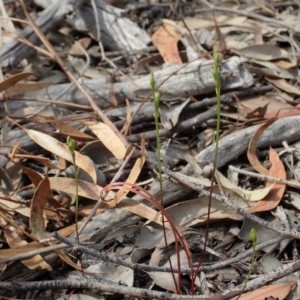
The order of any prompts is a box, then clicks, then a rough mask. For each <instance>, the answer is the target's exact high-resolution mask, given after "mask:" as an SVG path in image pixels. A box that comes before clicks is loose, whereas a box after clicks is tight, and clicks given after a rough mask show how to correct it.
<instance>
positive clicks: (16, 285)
mask: <svg viewBox="0 0 300 300" xmlns="http://www.w3.org/2000/svg"><path fill="white" fill-rule="evenodd" d="M298 270H300V260H297V261H296V262H292V263H289V264H286V265H283V266H281V267H279V268H277V269H276V270H274V271H272V272H270V273H267V274H264V275H262V276H259V277H257V278H256V279H253V280H251V281H249V282H248V284H247V287H246V288H245V292H247V291H251V290H254V289H257V288H260V287H262V286H265V285H267V284H269V283H270V282H273V281H275V280H278V279H280V278H282V277H285V276H287V275H290V274H293V273H295V272H297V271H298ZM66 288H71V289H94V290H98V291H102V292H109V293H114V294H123V295H130V296H134V297H138V298H142V299H145V298H150V299H166V300H167V299H170V300H171V299H172V300H173V299H174V300H227V299H230V298H232V297H234V296H238V295H239V294H240V292H241V288H242V286H240V285H239V286H237V287H235V288H234V289H232V290H229V291H224V292H223V293H222V294H213V295H209V296H206V295H192V296H191V295H176V294H170V293H167V292H159V291H154V290H149V289H141V288H135V287H127V286H122V285H119V284H110V283H105V282H103V281H96V280H95V281H93V280H91V279H89V280H85V279H83V278H82V279H81V280H53V281H33V282H28V281H27V282H16V281H15V282H0V289H2V290H10V291H16V290H18V291H24V290H39V289H43V290H45V289H47V290H52V289H66Z"/></svg>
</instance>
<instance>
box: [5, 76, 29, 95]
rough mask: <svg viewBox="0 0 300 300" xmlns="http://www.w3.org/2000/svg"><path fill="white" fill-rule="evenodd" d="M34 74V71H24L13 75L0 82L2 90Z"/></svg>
mask: <svg viewBox="0 0 300 300" xmlns="http://www.w3.org/2000/svg"><path fill="white" fill-rule="evenodd" d="M31 75H34V73H32V72H23V73H19V74H16V75H12V76H10V77H8V78H7V79H5V80H3V81H2V82H0V92H3V91H5V90H7V89H8V88H10V87H12V86H13V85H14V84H16V83H17V82H19V81H21V80H23V79H26V78H27V77H29V76H31Z"/></svg>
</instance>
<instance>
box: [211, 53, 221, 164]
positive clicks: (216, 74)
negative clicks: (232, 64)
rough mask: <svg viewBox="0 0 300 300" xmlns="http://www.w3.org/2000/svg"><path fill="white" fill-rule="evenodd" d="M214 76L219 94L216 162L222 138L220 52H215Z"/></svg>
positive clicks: (217, 93)
mask: <svg viewBox="0 0 300 300" xmlns="http://www.w3.org/2000/svg"><path fill="white" fill-rule="evenodd" d="M212 74H213V76H214V82H215V89H216V96H217V128H216V151H215V158H214V164H215V165H216V163H217V161H218V150H219V147H218V146H219V138H220V127H221V125H220V124H221V75H220V57H219V53H218V52H217V51H216V52H214V66H213V69H212Z"/></svg>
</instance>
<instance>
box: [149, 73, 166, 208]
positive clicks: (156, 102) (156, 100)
mask: <svg viewBox="0 0 300 300" xmlns="http://www.w3.org/2000/svg"><path fill="white" fill-rule="evenodd" d="M150 87H151V91H152V95H153V99H154V121H155V131H156V149H157V150H156V157H157V166H158V176H159V181H160V185H161V186H160V188H161V192H162V171H161V156H160V147H161V146H160V137H159V120H158V119H159V101H160V99H161V97H162V96H163V93H162V92H157V91H156V84H155V79H154V75H153V73H151V75H150ZM161 195H162V193H161ZM161 202H163V201H162V199H161ZM162 204H163V203H162Z"/></svg>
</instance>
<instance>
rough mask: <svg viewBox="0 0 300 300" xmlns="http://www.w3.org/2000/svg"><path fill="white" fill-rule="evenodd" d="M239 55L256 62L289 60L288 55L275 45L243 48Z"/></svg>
mask: <svg viewBox="0 0 300 300" xmlns="http://www.w3.org/2000/svg"><path fill="white" fill-rule="evenodd" d="M240 53H241V54H242V55H244V56H246V57H248V58H252V59H257V60H275V59H280V58H289V57H290V54H289V53H288V52H286V51H285V50H283V49H281V48H279V47H277V46H275V45H254V46H249V47H246V48H243V49H241V50H240Z"/></svg>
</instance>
